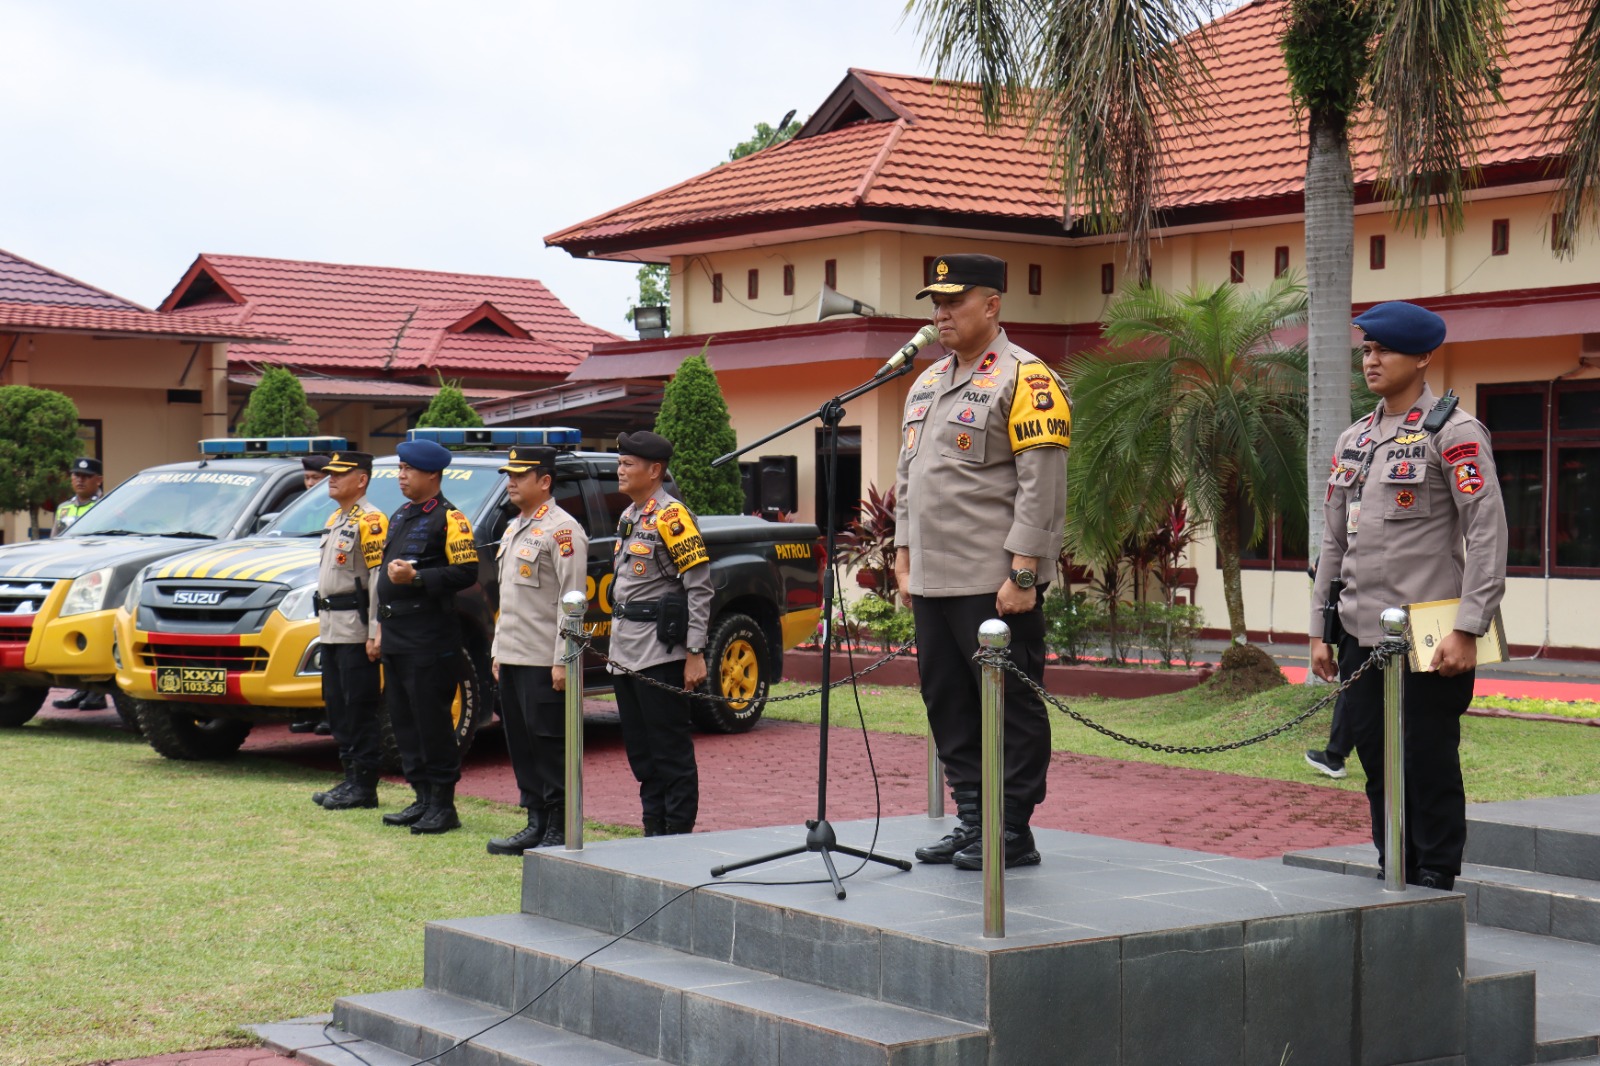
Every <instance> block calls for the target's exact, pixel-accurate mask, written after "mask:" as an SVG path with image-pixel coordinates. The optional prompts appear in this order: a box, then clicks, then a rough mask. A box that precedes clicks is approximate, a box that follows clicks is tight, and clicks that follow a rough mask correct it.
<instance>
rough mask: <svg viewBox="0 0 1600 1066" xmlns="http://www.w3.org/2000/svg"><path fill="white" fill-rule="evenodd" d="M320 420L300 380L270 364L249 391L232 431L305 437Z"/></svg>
mask: <svg viewBox="0 0 1600 1066" xmlns="http://www.w3.org/2000/svg"><path fill="white" fill-rule="evenodd" d="M319 421H321V418H320V416H319V415H318V414H317V409H316V408H315V407H312V406H311V404H310V403H309V402H308V401H307V400H306V390H305V389H304V388H302V387H301V385H300V379H299V378H297V377H295V376H294V373H293V372H292V371H290V370H287V369H285V368H284V367H281V366H269V367H267V368H266V369H265V370H263V371H262V372H261V380H260V381H258V382H257V383H256V387H255V388H253V389H251V390H250V400H249V402H247V403H246V404H245V405H244V413H243V414H241V415H240V416H239V425H238V428H237V429H236V430H235V432H236V433H238V435H239V436H241V437H304V436H309V435H310V434H313V433H315V432H316V431H317V423H318V422H319Z"/></svg>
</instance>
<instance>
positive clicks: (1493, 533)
mask: <svg viewBox="0 0 1600 1066" xmlns="http://www.w3.org/2000/svg"><path fill="white" fill-rule="evenodd" d="M1355 324H1356V325H1357V326H1359V327H1360V328H1361V329H1362V330H1363V331H1365V333H1366V339H1365V342H1364V343H1363V344H1362V346H1361V347H1362V352H1363V355H1362V360H1361V366H1362V371H1363V373H1364V374H1365V375H1366V380H1367V387H1368V388H1369V389H1371V390H1372V391H1373V392H1375V393H1377V394H1378V395H1379V396H1380V397H1382V400H1381V401H1380V402H1379V403H1378V405H1377V407H1375V408H1374V409H1373V411H1372V413H1371V414H1370V415H1368V416H1366V417H1365V418H1363V419H1361V420H1360V421H1359V422H1357V423H1356V424H1355V425H1353V426H1351V427H1350V428H1349V429H1347V430H1345V431H1344V433H1342V434H1341V435H1340V436H1339V441H1338V444H1336V445H1335V447H1334V453H1333V463H1332V467H1333V469H1332V473H1331V474H1330V475H1329V477H1328V488H1327V494H1326V497H1325V498H1326V503H1325V504H1324V508H1323V511H1324V519H1325V522H1326V528H1325V530H1324V532H1323V536H1322V554H1321V556H1320V557H1319V558H1318V560H1317V577H1316V585H1315V588H1314V591H1313V593H1312V620H1311V634H1312V636H1311V667H1312V669H1313V670H1314V671H1315V672H1316V674H1317V676H1318V677H1321V678H1322V679H1323V680H1325V681H1332V680H1334V679H1335V678H1336V677H1337V676H1338V674H1339V673H1343V674H1344V675H1346V676H1348V675H1349V674H1351V673H1352V672H1354V670H1355V669H1356V667H1358V666H1359V665H1361V663H1363V662H1365V661H1366V660H1367V659H1368V658H1369V657H1370V655H1371V653H1372V648H1373V646H1374V645H1376V644H1378V643H1379V642H1381V641H1382V639H1383V633H1382V630H1381V626H1380V619H1381V616H1382V613H1383V611H1384V610H1385V609H1386V608H1389V607H1401V606H1404V605H1406V604H1413V603H1424V602H1427V601H1429V600H1448V599H1457V598H1459V599H1460V600H1461V605H1460V607H1459V608H1457V612H1456V619H1455V629H1454V631H1453V632H1452V633H1450V634H1449V635H1448V636H1447V637H1445V639H1444V640H1443V641H1442V642H1441V643H1440V645H1439V647H1438V648H1437V649H1436V650H1435V651H1434V653H1433V656H1432V666H1431V669H1430V670H1429V671H1426V672H1422V673H1413V672H1412V671H1411V670H1410V668H1409V665H1408V666H1407V667H1406V668H1405V669H1406V674H1405V681H1404V690H1405V744H1406V752H1405V764H1406V765H1405V775H1406V776H1405V780H1406V797H1405V805H1406V855H1405V858H1406V880H1407V882H1409V883H1411V884H1418V885H1425V886H1427V887H1429V888H1445V889H1448V888H1451V887H1453V886H1454V884H1455V879H1456V876H1457V875H1458V874H1459V873H1460V872H1461V854H1462V851H1463V849H1464V848H1465V846H1466V840H1467V820H1466V792H1465V790H1464V788H1463V787H1462V782H1461V755H1460V745H1461V716H1462V714H1464V713H1465V712H1466V709H1467V704H1468V703H1470V702H1471V700H1472V685H1473V676H1474V668H1475V667H1476V665H1477V638H1478V637H1479V636H1481V635H1483V634H1484V633H1485V632H1487V631H1488V629H1489V626H1490V624H1491V623H1492V622H1493V620H1494V615H1495V611H1496V609H1497V608H1498V607H1499V606H1500V600H1501V597H1502V596H1504V594H1505V584H1506V581H1505V577H1506V514H1505V504H1504V501H1503V500H1502V499H1501V496H1500V481H1499V478H1498V477H1497V476H1496V475H1495V467H1494V451H1493V448H1492V446H1491V443H1490V440H1489V433H1488V430H1486V429H1485V428H1484V427H1483V425H1482V424H1481V423H1480V422H1478V420H1477V419H1475V418H1473V417H1471V416H1470V415H1468V414H1467V413H1466V412H1464V411H1461V410H1460V409H1459V408H1455V407H1453V406H1452V407H1450V410H1449V417H1448V418H1447V419H1445V420H1444V422H1443V424H1442V426H1439V428H1437V429H1434V428H1432V426H1431V425H1430V423H1429V418H1430V415H1431V413H1432V412H1433V411H1434V410H1435V404H1436V402H1437V401H1436V400H1435V398H1434V394H1433V391H1432V390H1431V389H1429V388H1428V385H1427V382H1426V381H1425V380H1424V378H1423V375H1424V373H1425V372H1426V370H1427V367H1428V364H1429V363H1430V362H1431V361H1432V359H1433V352H1434V350H1435V349H1437V348H1438V347H1439V345H1441V344H1443V343H1444V338H1445V323H1444V320H1443V319H1442V318H1440V317H1439V316H1438V315H1436V314H1434V313H1433V312H1432V311H1429V310H1427V309H1425V308H1422V307H1418V306H1416V305H1415V304H1409V303H1402V302H1395V303H1383V304H1378V305H1377V306H1376V307H1373V308H1372V309H1371V310H1370V311H1367V312H1366V313H1365V314H1363V315H1362V316H1361V317H1360V318H1357V319H1356V320H1355ZM1453 399H1454V398H1453V397H1452V398H1451V399H1449V400H1446V401H1445V403H1446V404H1451V403H1453ZM1335 579H1340V580H1342V581H1343V582H1344V589H1343V592H1342V594H1341V595H1340V597H1339V602H1338V604H1337V610H1338V617H1339V621H1340V623H1341V624H1342V627H1343V630H1344V632H1343V635H1342V636H1341V638H1340V640H1339V642H1338V644H1337V646H1336V647H1335V646H1334V645H1331V644H1328V643H1325V642H1324V641H1323V640H1322V634H1323V615H1322V612H1321V610H1320V608H1321V607H1322V606H1323V605H1324V604H1326V603H1327V602H1328V598H1329V595H1330V593H1331V591H1332V588H1333V582H1334V580H1335ZM1335 655H1337V658H1338V668H1337V671H1336V670H1335V664H1334V658H1335ZM1345 699H1346V706H1345V711H1346V713H1347V714H1348V715H1349V717H1350V723H1351V727H1352V731H1353V733H1354V736H1355V750H1356V753H1357V754H1358V755H1359V756H1360V757H1361V765H1362V767H1363V768H1364V769H1365V770H1366V771H1367V800H1368V802H1369V804H1370V806H1371V814H1372V839H1373V843H1375V844H1376V845H1377V846H1378V857H1379V861H1380V862H1382V861H1384V855H1383V843H1384V818H1383V771H1382V766H1383V681H1382V680H1381V674H1380V673H1379V671H1377V670H1376V669H1374V670H1369V671H1368V672H1367V673H1365V674H1363V675H1362V676H1361V678H1360V680H1358V681H1357V682H1356V683H1355V685H1353V686H1352V687H1351V688H1350V689H1348V690H1347V691H1346V695H1345Z"/></svg>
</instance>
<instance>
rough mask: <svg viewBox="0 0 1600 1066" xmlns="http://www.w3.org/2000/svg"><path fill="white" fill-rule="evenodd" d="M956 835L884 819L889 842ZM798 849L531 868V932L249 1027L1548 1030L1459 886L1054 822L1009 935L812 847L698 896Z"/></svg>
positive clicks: (836, 1036)
mask: <svg viewBox="0 0 1600 1066" xmlns="http://www.w3.org/2000/svg"><path fill="white" fill-rule="evenodd" d="M949 824H951V823H950V822H948V821H930V820H929V819H927V818H924V817H918V816H913V817H905V818H895V819H889V820H886V821H884V822H883V823H882V826H881V831H880V834H879V839H878V843H877V847H878V850H880V851H882V852H884V853H887V854H891V855H900V856H905V857H909V856H910V853H911V851H912V849H913V848H914V847H916V846H917V845H919V844H921V843H925V842H927V841H928V840H931V839H934V838H936V837H937V836H939V835H940V834H941V833H943V832H944V831H945V828H946V827H947V826H948V825H949ZM835 828H836V830H838V835H839V838H840V841H841V842H842V843H846V844H853V845H855V846H857V847H866V846H867V845H868V844H869V843H870V840H871V835H872V831H873V825H872V823H871V822H851V823H844V824H840V825H836V826H835ZM804 833H805V831H804V829H803V828H801V827H781V828H772V829H755V830H738V831H732V832H722V833H704V834H694V835H692V836H687V837H660V838H652V839H648V840H645V839H631V840H621V841H612V842H607V843H601V844H596V845H592V846H590V847H589V848H587V849H586V850H584V851H581V852H568V851H564V850H561V849H541V850H538V851H534V852H530V853H528V855H527V856H526V858H525V860H524V862H525V868H524V876H523V892H522V908H521V911H520V913H516V914H505V915H496V916H492V917H485V918H463V919H453V920H447V921H440V922H434V923H430V924H429V926H428V928H427V933H426V948H425V963H424V973H423V987H422V988H420V989H414V990H408V991H398V992H385V993H377V994H372V995H360V996H351V997H348V998H344V999H341V1000H339V1001H338V1002H337V1003H336V1004H335V1005H334V1014H333V1024H332V1025H329V1026H324V1025H322V1024H320V1023H317V1022H303V1023H280V1024H276V1025H265V1026H260V1027H258V1029H257V1032H259V1033H260V1034H261V1035H262V1036H263V1037H264V1038H265V1039H266V1040H267V1042H268V1043H269V1045H271V1046H273V1047H275V1048H277V1049H279V1050H282V1051H285V1052H288V1053H292V1054H294V1055H296V1056H298V1057H299V1058H302V1059H305V1060H306V1061H308V1062H312V1063H318V1064H323V1066H359V1064H361V1063H366V1064H369V1066H400V1064H402V1063H412V1062H415V1061H416V1060H417V1059H419V1058H423V1057H427V1056H433V1055H437V1054H439V1053H440V1052H442V1051H445V1050H446V1049H448V1048H451V1047H452V1045H454V1044H456V1043H457V1042H464V1043H463V1044H462V1046H460V1047H458V1048H455V1049H454V1050H451V1051H449V1052H448V1054H445V1055H444V1056H443V1057H442V1058H441V1059H440V1060H439V1061H441V1062H442V1063H443V1064H444V1066H481V1064H493V1066H576V1064H585V1066H621V1064H624V1063H629V1064H640V1063H678V1064H685V1066H689V1064H693V1066H699V1064H716V1066H754V1064H779V1066H865V1064H884V1066H889V1064H893V1066H946V1064H948V1066H983V1064H987V1066H1043V1064H1062V1066H1068V1064H1071V1066H1107V1064H1119V1066H1174V1064H1180V1063H1181V1064H1193V1066H1204V1064H1212V1063H1217V1064H1230V1066H1233V1064H1241V1066H1242V1064H1249V1066H1279V1064H1281V1063H1284V1062H1288V1063H1290V1064H1292V1066H1348V1064H1358V1066H1424V1064H1427V1066H1445V1064H1455V1066H1467V1064H1469V1063H1472V1064H1474V1066H1475V1064H1477V1063H1479V1062H1480V1061H1487V1060H1485V1059H1484V1058H1483V1057H1482V1056H1479V1055H1475V1054H1474V1049H1473V1043H1474V1041H1478V1042H1482V1041H1483V1040H1484V1039H1485V1035H1484V1033H1485V1029H1484V1027H1485V1024H1488V1025H1489V1026H1490V1028H1491V1029H1492V1030H1493V1032H1491V1033H1490V1034H1489V1035H1491V1036H1492V1035H1494V1034H1495V1033H1498V1031H1499V1030H1500V1029H1502V1028H1505V1027H1512V1028H1516V1027H1519V1026H1520V1027H1522V1028H1523V1029H1525V1030H1526V1031H1527V1032H1530V1033H1531V1031H1532V1026H1533V1017H1532V1004H1531V1002H1527V1001H1525V997H1523V995H1522V993H1523V992H1524V991H1525V988H1524V987H1523V986H1522V985H1519V984H1517V983H1515V982H1508V981H1504V980H1502V979H1501V977H1500V976H1499V975H1495V974H1489V975H1483V976H1472V975H1469V974H1468V972H1467V969H1466V957H1465V950H1466V949H1465V927H1466V913H1465V905H1464V899H1463V896H1462V895H1461V894H1459V893H1444V892H1431V891H1427V890H1421V889H1414V890H1411V891H1408V892H1405V893H1388V892H1385V891H1384V889H1383V887H1382V885H1381V884H1380V883H1379V882H1378V881H1376V880H1375V879H1370V878H1368V879H1357V878H1352V877H1346V876H1341V875H1339V874H1336V873H1329V872H1322V871H1318V870H1309V869H1305V868H1301V867H1295V866H1287V865H1284V864H1283V863H1280V862H1269V861H1257V860H1246V859H1230V858H1220V857H1218V856H1215V855H1209V854H1205V853H1201V852H1191V851H1182V850H1177V849H1174V848H1167V847H1160V846H1157V845H1151V844H1138V843H1130V842H1127V841H1120V840H1112V839H1107V838H1103V837H1094V836H1086V835H1082V834H1074V833H1063V832H1057V831H1052V830H1042V831H1037V833H1036V836H1037V838H1038V845H1039V850H1040V851H1041V852H1042V853H1043V856H1044V862H1043V865H1041V866H1037V867H1030V868H1025V869H1020V870H1013V871H1009V872H1008V877H1007V881H1006V894H1007V904H1008V907H1007V915H1008V916H1007V923H1006V932H1007V935H1006V937H1005V938H1004V939H995V940H989V939H985V938H984V937H983V935H982V932H983V920H982V896H983V888H982V883H981V875H980V874H977V873H972V872H965V871H960V870H956V869H954V868H952V867H949V866H943V867H937V866H918V867H917V868H916V869H915V870H914V871H912V872H910V873H902V872H899V871H897V870H893V869H890V868H888V867H884V866H881V865H878V864H871V865H869V866H867V867H866V868H864V869H862V870H861V871H860V872H859V873H858V874H856V875H855V876H853V877H850V878H849V879H848V880H847V881H846V887H847V889H848V892H849V895H848V898H846V899H844V900H836V899H835V898H834V897H833V893H832V891H831V889H830V888H829V886H828V885H827V884H826V881H825V880H823V878H824V873H823V869H822V864H821V861H820V859H818V858H817V857H816V856H815V855H802V856H797V857H795V858H793V859H790V860H787V861H785V862H783V863H774V864H769V865H766V866H762V867H756V868H753V869H750V870H745V871H742V872H741V873H742V875H743V876H742V878H739V879H735V878H732V877H730V878H728V879H727V880H726V881H722V882H717V883H715V884H714V885H712V886H710V887H699V888H695V889H694V890H692V891H686V889H689V888H690V886H698V885H703V884H704V883H705V882H709V881H712V879H711V878H710V877H709V873H708V872H709V869H710V868H711V867H712V866H713V865H716V864H719V863H724V862H730V861H734V860H737V859H740V858H746V857H749V856H753V855H757V854H762V853H765V852H769V851H773V850H776V849H778V848H782V847H785V846H788V845H792V844H797V843H800V842H801V841H803V839H804ZM856 865H857V864H856V862H855V860H851V859H848V858H844V857H840V862H839V867H840V873H841V874H845V873H849V872H850V871H852V870H854V869H855V867H856ZM801 880H810V881H812V882H813V883H810V884H750V883H740V881H746V882H752V881H761V882H784V881H801ZM818 882H820V883H818ZM652 913H653V917H652V916H651V915H652ZM641 922H643V924H642V925H639V927H638V928H637V930H635V931H634V932H633V933H632V934H631V935H629V936H628V937H627V938H625V939H622V940H619V941H617V942H616V943H612V941H613V939H614V938H616V937H617V936H618V935H619V934H622V933H623V932H625V931H627V930H629V929H630V928H632V927H634V926H635V925H636V924H638V923H641ZM563 975H564V976H563ZM558 976H559V977H560V978H561V979H560V980H559V981H555V979H556V978H557V977H558ZM552 981H555V983H554V984H552ZM530 1003H531V1005H530ZM1469 1015H1470V1018H1476V1019H1488V1020H1489V1021H1488V1022H1487V1023H1485V1022H1483V1021H1481V1020H1480V1021H1478V1022H1472V1021H1471V1020H1470V1019H1469ZM491 1026H492V1028H490V1027H491ZM485 1030H486V1031H485Z"/></svg>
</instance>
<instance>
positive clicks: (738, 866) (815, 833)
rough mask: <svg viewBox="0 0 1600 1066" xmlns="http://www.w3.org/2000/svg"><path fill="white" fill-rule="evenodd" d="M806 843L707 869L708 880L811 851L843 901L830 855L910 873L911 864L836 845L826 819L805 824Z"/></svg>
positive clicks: (836, 871) (842, 890)
mask: <svg viewBox="0 0 1600 1066" xmlns="http://www.w3.org/2000/svg"><path fill="white" fill-rule="evenodd" d="M806 830H807V832H806V842H805V843H804V844H802V845H799V846H798V847H793V848H784V849H783V850H782V851H774V852H770V853H769V854H766V855H757V856H756V857H755V858H753V859H740V860H739V861H738V862H730V863H727V864H725V865H723V866H713V867H712V868H711V876H712V877H721V876H722V875H723V874H727V873H732V872H733V871H734V870H743V869H744V868H745V867H747V866H759V865H761V864H762V863H764V862H776V861H777V860H778V859H787V858H789V857H790V856H793V855H804V854H805V853H806V852H808V851H814V852H816V853H817V854H818V855H820V856H822V865H823V867H824V868H825V869H826V870H827V871H828V880H829V881H831V882H832V883H833V894H834V895H835V896H836V897H838V898H839V899H844V882H842V881H840V880H839V871H838V870H836V869H834V867H833V853H834V852H838V853H839V854H840V855H849V856H851V857H852V858H857V859H866V860H868V861H870V862H881V863H883V865H885V866H893V867H894V868H895V869H897V870H903V871H905V872H907V873H910V872H911V864H910V863H909V862H907V861H906V860H905V859H894V858H890V857H889V856H887V855H875V854H873V853H872V852H870V851H862V850H861V849H860V848H852V847H850V846H849V845H848V844H841V843H839V839H838V837H836V836H834V833H833V826H831V825H829V824H828V820H827V819H826V818H818V819H815V820H813V821H808V822H806Z"/></svg>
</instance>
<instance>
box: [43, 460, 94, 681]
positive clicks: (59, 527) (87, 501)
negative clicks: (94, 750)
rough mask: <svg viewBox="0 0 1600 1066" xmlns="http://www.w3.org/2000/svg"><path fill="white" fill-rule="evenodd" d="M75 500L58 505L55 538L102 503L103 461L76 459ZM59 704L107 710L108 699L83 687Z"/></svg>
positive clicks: (52, 533)
mask: <svg viewBox="0 0 1600 1066" xmlns="http://www.w3.org/2000/svg"><path fill="white" fill-rule="evenodd" d="M71 469H72V499H70V500H66V501H65V502H63V503H62V504H61V505H60V506H59V507H57V508H56V521H55V525H54V526H52V527H51V529H50V535H51V536H52V537H59V536H61V534H63V533H65V532H66V531H67V530H68V529H69V528H71V526H72V523H74V522H76V521H77V520H78V519H80V518H82V517H83V516H84V515H86V514H88V513H89V509H90V508H92V507H93V506H94V505H95V504H97V503H99V502H100V489H101V486H103V485H104V484H105V480H106V479H105V477H104V475H103V470H102V468H101V466H100V460H98V459H91V458H89V457H88V456H87V455H84V456H79V457H78V458H77V459H74V460H73V461H72V468H71ZM55 705H56V706H57V707H67V708H72V707H76V708H77V709H78V710H80V711H103V710H105V709H106V698H105V696H103V695H101V694H100V693H98V692H90V691H89V690H88V689H83V688H80V689H78V691H76V692H74V693H73V694H72V695H70V696H66V697H64V698H62V699H59V700H56V701H55Z"/></svg>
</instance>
